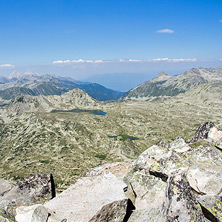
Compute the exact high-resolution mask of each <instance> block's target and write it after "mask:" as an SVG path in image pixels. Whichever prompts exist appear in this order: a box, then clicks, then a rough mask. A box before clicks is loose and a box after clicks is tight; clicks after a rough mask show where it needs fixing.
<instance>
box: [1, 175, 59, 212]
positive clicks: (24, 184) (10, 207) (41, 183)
mask: <svg viewBox="0 0 222 222" xmlns="http://www.w3.org/2000/svg"><path fill="white" fill-rule="evenodd" d="M54 196H55V185H54V180H53V177H52V175H51V174H43V175H39V174H37V175H30V176H28V177H26V178H24V179H22V180H21V181H19V182H18V183H17V184H16V185H15V186H14V187H12V188H11V189H10V190H7V191H6V192H4V193H3V195H2V196H0V209H2V210H4V211H6V212H7V214H8V215H9V216H14V215H15V209H16V208H17V207H19V206H29V205H31V204H33V203H44V202H45V201H47V200H50V199H51V198H53V197H54Z"/></svg>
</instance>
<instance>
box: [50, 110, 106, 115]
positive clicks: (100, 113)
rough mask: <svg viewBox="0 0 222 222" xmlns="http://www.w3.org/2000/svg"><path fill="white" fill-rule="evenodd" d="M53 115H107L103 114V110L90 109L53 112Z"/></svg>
mask: <svg viewBox="0 0 222 222" xmlns="http://www.w3.org/2000/svg"><path fill="white" fill-rule="evenodd" d="M51 113H90V114H94V115H99V116H105V115H106V112H103V111H101V110H89V109H71V110H52V111H51Z"/></svg>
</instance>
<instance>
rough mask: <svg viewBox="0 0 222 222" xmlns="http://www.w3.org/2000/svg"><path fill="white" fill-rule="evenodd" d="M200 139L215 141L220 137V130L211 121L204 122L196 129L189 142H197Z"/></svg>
mask: <svg viewBox="0 0 222 222" xmlns="http://www.w3.org/2000/svg"><path fill="white" fill-rule="evenodd" d="M202 139H208V140H210V141H212V142H217V141H219V140H221V139H222V130H220V129H219V128H218V127H217V126H216V125H215V124H214V123H212V122H204V123H203V124H202V125H201V126H200V127H199V128H198V129H197V131H196V133H195V134H194V136H193V138H192V139H191V142H197V141H199V140H202Z"/></svg>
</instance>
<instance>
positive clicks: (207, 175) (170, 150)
mask: <svg viewBox="0 0 222 222" xmlns="http://www.w3.org/2000/svg"><path fill="white" fill-rule="evenodd" d="M221 167H222V159H221V151H220V150H219V149H217V148H216V147H215V146H214V145H213V144H211V143H209V142H203V143H202V142H201V141H199V142H196V143H189V144H188V143H186V142H185V141H184V139H183V138H181V137H179V138H177V139H176V140H175V141H173V142H171V143H170V144H168V145H166V144H162V143H159V144H158V145H154V146H152V147H150V148H148V149H147V150H146V151H144V152H143V153H142V154H141V155H140V156H139V157H138V159H137V160H136V161H135V162H134V163H133V164H132V167H131V169H130V171H129V173H128V174H127V176H126V177H125V181H126V183H127V184H128V186H129V185H130V186H132V189H133V190H134V192H135V193H136V196H137V197H136V201H135V206H136V208H137V209H144V208H147V207H149V209H151V208H156V207H158V206H160V205H161V204H162V203H163V201H164V187H165V185H166V181H167V178H168V177H169V175H170V173H171V172H173V171H175V170H177V169H183V170H184V171H185V172H186V174H187V179H188V182H189V183H190V185H191V187H192V188H193V189H194V190H195V191H196V192H197V193H198V194H199V195H203V194H208V195H220V194H221V192H222V170H221Z"/></svg>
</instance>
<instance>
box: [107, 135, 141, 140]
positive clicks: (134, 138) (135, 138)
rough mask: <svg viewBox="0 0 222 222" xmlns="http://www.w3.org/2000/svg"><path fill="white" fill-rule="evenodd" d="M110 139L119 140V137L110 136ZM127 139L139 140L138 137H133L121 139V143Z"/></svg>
mask: <svg viewBox="0 0 222 222" xmlns="http://www.w3.org/2000/svg"><path fill="white" fill-rule="evenodd" d="M108 137H109V138H114V139H117V137H118V136H108ZM119 137H121V136H119ZM126 139H130V140H138V139H139V138H137V137H133V136H129V137H127V138H124V139H123V138H120V141H125V140H126Z"/></svg>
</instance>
